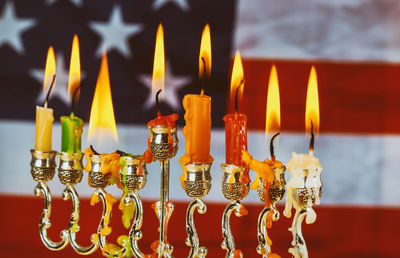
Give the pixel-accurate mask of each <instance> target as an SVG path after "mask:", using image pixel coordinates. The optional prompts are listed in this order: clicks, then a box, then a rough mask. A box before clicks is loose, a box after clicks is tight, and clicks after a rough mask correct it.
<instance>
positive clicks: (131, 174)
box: [119, 155, 147, 192]
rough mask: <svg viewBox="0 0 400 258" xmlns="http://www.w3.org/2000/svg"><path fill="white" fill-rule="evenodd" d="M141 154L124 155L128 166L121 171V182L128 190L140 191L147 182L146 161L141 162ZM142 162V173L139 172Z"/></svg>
mask: <svg viewBox="0 0 400 258" xmlns="http://www.w3.org/2000/svg"><path fill="white" fill-rule="evenodd" d="M141 158H142V156H141V155H136V156H123V157H121V159H124V160H125V163H126V168H125V170H124V171H122V170H121V171H120V172H119V175H120V182H121V184H122V186H123V187H124V188H126V190H128V191H134V192H136V191H139V190H140V189H142V188H143V187H144V186H145V185H146V182H147V168H146V162H144V161H142V162H140V159H141ZM140 163H141V170H142V174H139V164H140Z"/></svg>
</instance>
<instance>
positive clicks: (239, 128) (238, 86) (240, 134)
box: [223, 51, 250, 184]
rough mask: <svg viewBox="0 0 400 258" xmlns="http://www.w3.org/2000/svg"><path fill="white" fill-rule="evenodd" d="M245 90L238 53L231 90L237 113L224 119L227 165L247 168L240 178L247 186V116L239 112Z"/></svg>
mask: <svg viewBox="0 0 400 258" xmlns="http://www.w3.org/2000/svg"><path fill="white" fill-rule="evenodd" d="M243 88H244V73H243V65H242V60H241V58H240V53H239V51H237V52H236V55H235V59H234V61H233V70H232V77H231V90H230V103H233V99H235V112H234V113H230V114H226V115H225V116H224V118H223V120H224V121H225V157H226V162H225V163H226V164H233V165H236V166H242V167H246V170H245V172H244V173H243V175H242V176H241V178H240V182H241V183H242V184H246V183H249V182H250V178H249V175H248V171H249V169H248V168H247V165H246V163H245V162H244V160H243V159H242V150H245V151H247V116H246V115H245V114H243V113H239V112H238V104H239V102H241V99H242V96H243ZM232 179H233V178H232Z"/></svg>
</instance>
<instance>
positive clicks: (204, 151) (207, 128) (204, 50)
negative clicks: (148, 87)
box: [179, 24, 213, 188]
mask: <svg viewBox="0 0 400 258" xmlns="http://www.w3.org/2000/svg"><path fill="white" fill-rule="evenodd" d="M210 74H211V36H210V26H209V25H208V24H207V25H206V26H205V27H204V30H203V35H202V40H201V45H200V54H199V77H200V80H202V81H203V82H205V81H207V80H208V79H209V77H210ZM203 87H204V83H203ZM183 108H184V109H185V111H186V113H185V122H186V125H185V127H184V128H183V135H184V136H185V141H186V144H185V145H186V153H185V155H183V156H182V157H181V158H180V159H179V163H180V164H181V166H182V170H183V174H182V176H181V177H180V181H181V184H182V187H183V188H185V183H184V181H185V180H186V168H185V164H189V163H196V162H199V163H210V162H212V161H213V158H212V157H211V155H210V141H211V97H209V96H207V95H204V88H202V89H201V93H200V95H198V94H187V95H185V97H184V98H183Z"/></svg>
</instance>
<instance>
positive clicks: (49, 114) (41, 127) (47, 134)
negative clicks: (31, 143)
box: [35, 46, 56, 152]
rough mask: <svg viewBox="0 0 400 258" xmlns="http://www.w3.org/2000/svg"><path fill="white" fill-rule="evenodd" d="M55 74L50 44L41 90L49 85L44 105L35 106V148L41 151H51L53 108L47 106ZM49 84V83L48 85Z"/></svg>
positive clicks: (54, 62) (54, 61)
mask: <svg viewBox="0 0 400 258" xmlns="http://www.w3.org/2000/svg"><path fill="white" fill-rule="evenodd" d="M55 74H56V59H55V57H54V49H53V47H52V46H50V47H49V50H48V51H47V60H46V67H45V71H44V80H43V92H45V91H46V89H47V88H48V87H49V90H48V93H47V96H46V100H45V103H44V107H40V106H36V133H35V150H36V151H42V152H49V151H51V136H52V128H53V121H54V117H53V109H51V108H48V107H47V102H48V99H49V95H50V92H51V90H52V87H53V85H54V80H55ZM50 84H51V85H50Z"/></svg>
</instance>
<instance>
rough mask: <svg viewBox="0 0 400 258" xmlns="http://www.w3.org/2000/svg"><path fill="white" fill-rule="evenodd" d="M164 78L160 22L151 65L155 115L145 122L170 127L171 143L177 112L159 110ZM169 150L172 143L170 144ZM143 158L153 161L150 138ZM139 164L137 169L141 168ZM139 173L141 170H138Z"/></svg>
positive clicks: (150, 125) (169, 140)
mask: <svg viewBox="0 0 400 258" xmlns="http://www.w3.org/2000/svg"><path fill="white" fill-rule="evenodd" d="M164 79H165V54H164V29H163V26H162V24H161V23H160V25H159V26H158V28H157V35H156V46H155V50H154V65H153V78H152V93H153V94H154V93H157V94H156V104H157V117H156V118H155V119H153V120H151V121H150V122H148V123H147V127H148V128H150V127H153V126H166V127H169V128H170V131H169V137H168V142H169V143H172V142H173V140H172V137H171V131H172V130H174V129H175V122H176V120H178V118H179V116H178V114H175V113H174V114H170V115H166V116H162V114H161V111H160V103H159V96H160V94H161V97H160V98H161V99H163V98H164V93H163V92H162V91H163V89H164ZM170 151H171V152H172V151H173V150H172V144H171V150H170ZM143 160H144V161H145V162H146V163H151V162H152V161H153V154H152V153H151V150H150V138H149V141H148V149H147V150H146V152H145V153H144V154H143ZM141 167H142V166H141V164H139V169H140V170H141ZM139 174H141V171H139Z"/></svg>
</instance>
